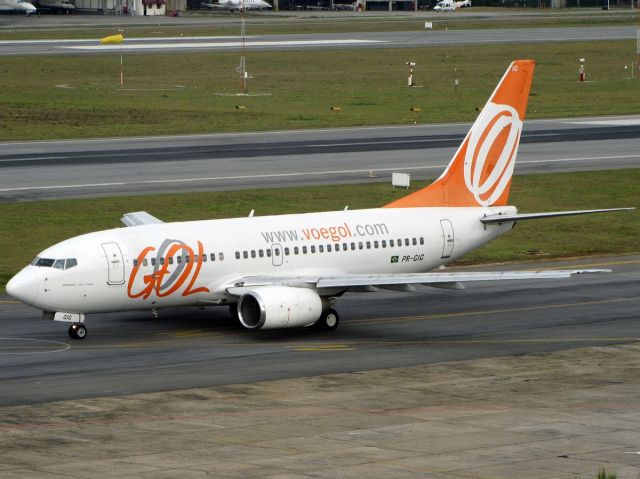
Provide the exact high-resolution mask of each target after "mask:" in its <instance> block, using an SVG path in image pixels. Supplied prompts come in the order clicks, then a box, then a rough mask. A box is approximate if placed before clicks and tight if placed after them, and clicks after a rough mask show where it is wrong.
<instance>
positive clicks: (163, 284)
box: [127, 239, 209, 299]
mask: <svg viewBox="0 0 640 479" xmlns="http://www.w3.org/2000/svg"><path fill="white" fill-rule="evenodd" d="M153 251H155V248H154V247H153V246H147V247H146V248H144V249H143V250H142V251H141V252H140V254H139V255H138V266H134V268H133V270H132V271H131V275H130V276H129V282H128V284H127V294H128V295H129V297H130V298H139V297H142V299H147V298H148V297H149V296H151V293H155V294H156V296H158V297H159V298H163V297H165V296H169V295H171V294H173V293H175V292H176V291H178V290H179V289H181V288H183V287H184V289H183V290H182V296H189V295H191V294H196V293H208V292H209V289H208V288H204V287H195V288H194V284H195V282H196V280H197V279H198V275H199V274H200V268H201V267H202V255H203V247H202V243H201V242H200V241H198V256H197V257H196V255H195V254H194V251H193V249H192V248H191V247H190V246H188V245H187V244H186V243H184V242H182V241H180V240H171V239H166V240H164V241H163V242H162V244H161V245H160V248H159V249H158V252H157V253H156V255H155V265H154V267H153V272H152V273H151V274H149V275H145V276H143V277H142V284H143V285H144V286H142V287H141V289H140V290H139V291H137V292H134V291H133V289H134V287H135V286H136V283H140V281H139V280H138V273H139V271H140V266H141V265H142V264H143V261H144V260H145V259H147V257H148V256H149V255H150V254H151V253H152V252H153ZM176 255H177V256H181V257H182V259H183V260H182V261H180V263H177V262H176V264H174V265H171V264H169V260H168V258H174V257H175V256H176ZM161 258H164V260H163V261H161ZM196 258H197V260H196ZM161 263H162V264H161ZM170 267H171V269H173V271H171V272H170V271H169V268H170ZM194 268H195V269H194Z"/></svg>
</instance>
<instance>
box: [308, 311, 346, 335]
mask: <svg viewBox="0 0 640 479" xmlns="http://www.w3.org/2000/svg"><path fill="white" fill-rule="evenodd" d="M339 324H340V316H339V315H338V312H337V311H336V310H335V309H333V308H331V309H329V310H328V311H327V312H325V313H324V314H323V315H322V316H320V319H319V320H318V322H317V323H316V324H315V325H314V326H315V327H316V328H317V329H319V330H320V331H335V329H336V328H337V327H338V325H339Z"/></svg>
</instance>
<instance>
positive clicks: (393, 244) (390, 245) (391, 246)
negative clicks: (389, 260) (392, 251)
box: [389, 239, 395, 248]
mask: <svg viewBox="0 0 640 479" xmlns="http://www.w3.org/2000/svg"><path fill="white" fill-rule="evenodd" d="M394 246H395V242H394V241H393V240H392V239H391V240H389V247H390V248H393V247H394Z"/></svg>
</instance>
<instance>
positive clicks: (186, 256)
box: [184, 254, 191, 263]
mask: <svg viewBox="0 0 640 479" xmlns="http://www.w3.org/2000/svg"><path fill="white" fill-rule="evenodd" d="M190 261H191V255H188V254H185V255H184V262H185V263H189V262H190Z"/></svg>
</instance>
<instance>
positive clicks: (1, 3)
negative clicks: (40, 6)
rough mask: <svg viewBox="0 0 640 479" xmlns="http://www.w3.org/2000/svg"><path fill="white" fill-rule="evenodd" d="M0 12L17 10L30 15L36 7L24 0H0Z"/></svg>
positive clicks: (35, 10) (34, 11)
mask: <svg viewBox="0 0 640 479" xmlns="http://www.w3.org/2000/svg"><path fill="white" fill-rule="evenodd" d="M0 12H18V13H25V14H27V15H31V14H33V13H36V12H37V9H36V7H34V6H33V4H31V3H29V2H27V1H25V0H0Z"/></svg>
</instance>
